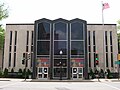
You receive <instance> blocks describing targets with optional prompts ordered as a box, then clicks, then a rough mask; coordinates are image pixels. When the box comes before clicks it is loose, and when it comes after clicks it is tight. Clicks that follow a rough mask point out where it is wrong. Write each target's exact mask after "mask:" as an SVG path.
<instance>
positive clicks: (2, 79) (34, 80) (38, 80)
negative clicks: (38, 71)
mask: <svg viewBox="0 0 120 90" xmlns="http://www.w3.org/2000/svg"><path fill="white" fill-rule="evenodd" d="M0 81H13V82H14V81H15V82H24V81H25V79H16V78H0ZM26 82H120V79H119V80H118V79H99V80H98V79H90V80H40V79H26Z"/></svg>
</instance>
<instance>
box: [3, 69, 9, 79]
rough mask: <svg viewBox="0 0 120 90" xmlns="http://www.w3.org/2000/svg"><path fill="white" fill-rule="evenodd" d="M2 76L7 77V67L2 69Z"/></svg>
mask: <svg viewBox="0 0 120 90" xmlns="http://www.w3.org/2000/svg"><path fill="white" fill-rule="evenodd" d="M3 76H4V77H8V69H7V68H5V69H4V75H3Z"/></svg>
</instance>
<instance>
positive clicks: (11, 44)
mask: <svg viewBox="0 0 120 90" xmlns="http://www.w3.org/2000/svg"><path fill="white" fill-rule="evenodd" d="M10 45H12V31H10Z"/></svg>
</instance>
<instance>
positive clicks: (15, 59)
mask: <svg viewBox="0 0 120 90" xmlns="http://www.w3.org/2000/svg"><path fill="white" fill-rule="evenodd" d="M15 66H16V53H14V64H13V67H15Z"/></svg>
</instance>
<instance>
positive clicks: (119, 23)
mask: <svg viewBox="0 0 120 90" xmlns="http://www.w3.org/2000/svg"><path fill="white" fill-rule="evenodd" d="M117 23H118V26H117V28H118V31H119V30H120V19H119V20H118V21H117Z"/></svg>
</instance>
